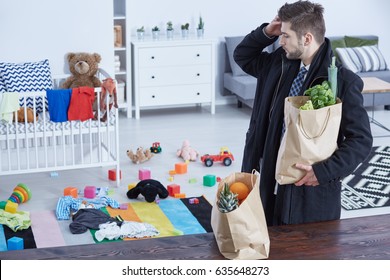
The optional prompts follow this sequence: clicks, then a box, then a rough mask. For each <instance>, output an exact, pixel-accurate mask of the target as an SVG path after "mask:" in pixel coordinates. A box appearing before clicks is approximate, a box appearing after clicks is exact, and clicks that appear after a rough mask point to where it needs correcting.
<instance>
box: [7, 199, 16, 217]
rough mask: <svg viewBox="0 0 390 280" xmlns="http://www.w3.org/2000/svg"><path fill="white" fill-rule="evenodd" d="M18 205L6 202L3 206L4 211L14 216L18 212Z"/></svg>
mask: <svg viewBox="0 0 390 280" xmlns="http://www.w3.org/2000/svg"><path fill="white" fill-rule="evenodd" d="M18 206H19V204H17V203H16V202H13V201H10V200H8V201H7V203H6V204H5V208H4V210H5V211H6V212H8V213H11V214H14V213H16V211H17V210H18Z"/></svg>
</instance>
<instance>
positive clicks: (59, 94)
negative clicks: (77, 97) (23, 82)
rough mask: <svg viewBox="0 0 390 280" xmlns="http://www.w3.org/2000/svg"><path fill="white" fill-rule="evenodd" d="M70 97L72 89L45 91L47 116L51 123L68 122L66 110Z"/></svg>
mask: <svg viewBox="0 0 390 280" xmlns="http://www.w3.org/2000/svg"><path fill="white" fill-rule="evenodd" d="M71 95H72V89H48V90H46V96H47V102H48V104H49V115H50V120H51V121H52V122H66V121H68V109H69V103H70V97H71Z"/></svg>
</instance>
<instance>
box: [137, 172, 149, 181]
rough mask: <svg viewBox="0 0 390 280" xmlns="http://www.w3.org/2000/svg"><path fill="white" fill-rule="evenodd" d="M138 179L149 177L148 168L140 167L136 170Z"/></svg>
mask: <svg viewBox="0 0 390 280" xmlns="http://www.w3.org/2000/svg"><path fill="white" fill-rule="evenodd" d="M138 179H140V180H146V179H151V175H150V170H149V169H140V170H139V171H138Z"/></svg>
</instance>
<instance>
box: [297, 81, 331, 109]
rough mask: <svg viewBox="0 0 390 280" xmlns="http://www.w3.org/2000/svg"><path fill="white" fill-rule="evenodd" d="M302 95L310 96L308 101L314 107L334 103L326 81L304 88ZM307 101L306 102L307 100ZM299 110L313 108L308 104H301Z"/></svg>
mask: <svg viewBox="0 0 390 280" xmlns="http://www.w3.org/2000/svg"><path fill="white" fill-rule="evenodd" d="M304 95H308V96H309V97H310V99H309V101H310V102H311V103H312V107H313V108H314V109H320V108H323V107H326V106H330V105H333V104H336V100H335V99H334V96H333V92H332V89H331V88H330V84H329V82H328V81H323V82H322V84H320V85H315V86H314V87H311V88H309V89H307V90H305V93H304ZM309 101H308V102H309ZM300 109H301V110H313V109H311V107H310V105H307V106H306V104H305V105H303V106H301V108H300Z"/></svg>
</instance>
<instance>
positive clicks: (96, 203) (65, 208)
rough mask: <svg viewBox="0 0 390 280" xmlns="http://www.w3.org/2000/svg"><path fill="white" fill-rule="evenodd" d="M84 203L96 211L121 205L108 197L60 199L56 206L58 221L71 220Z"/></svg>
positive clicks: (65, 197)
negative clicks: (71, 216)
mask: <svg viewBox="0 0 390 280" xmlns="http://www.w3.org/2000/svg"><path fill="white" fill-rule="evenodd" d="M83 203H87V204H88V205H90V206H93V208H94V209H100V208H103V207H106V206H111V207H112V208H116V209H117V208H119V206H120V204H119V202H117V201H116V200H114V199H112V198H110V197H108V196H102V197H98V198H95V199H87V198H82V197H80V198H73V197H71V196H62V197H60V198H59V199H58V202H57V206H56V217H57V219H58V220H69V219H70V215H71V213H75V212H77V211H78V210H79V209H80V206H81V205H82V204H83Z"/></svg>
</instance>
